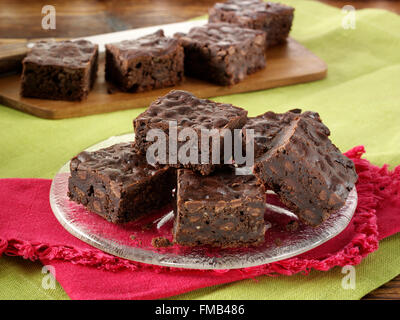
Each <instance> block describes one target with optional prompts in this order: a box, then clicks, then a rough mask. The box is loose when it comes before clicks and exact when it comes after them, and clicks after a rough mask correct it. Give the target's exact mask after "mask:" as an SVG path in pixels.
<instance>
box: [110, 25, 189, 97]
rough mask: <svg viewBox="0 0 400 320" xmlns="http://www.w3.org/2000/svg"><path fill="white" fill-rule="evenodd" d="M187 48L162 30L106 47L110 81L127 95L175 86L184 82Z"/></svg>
mask: <svg viewBox="0 0 400 320" xmlns="http://www.w3.org/2000/svg"><path fill="white" fill-rule="evenodd" d="M183 74H184V72H183V48H182V46H181V45H180V44H179V42H178V41H177V40H176V39H174V38H169V37H165V36H164V32H163V31H162V30H158V31H157V32H155V33H153V34H150V35H147V36H144V37H142V38H139V39H136V40H124V41H121V42H118V43H111V44H106V80H107V81H110V82H112V83H114V84H115V85H116V86H117V87H118V88H119V89H121V90H122V91H127V92H142V91H147V90H151V89H157V88H164V87H170V86H174V85H176V84H178V83H180V82H181V81H182V79H183Z"/></svg>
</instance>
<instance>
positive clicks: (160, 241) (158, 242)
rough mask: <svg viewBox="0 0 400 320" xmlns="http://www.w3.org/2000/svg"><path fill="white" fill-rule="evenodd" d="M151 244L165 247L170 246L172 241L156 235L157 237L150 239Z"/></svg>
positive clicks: (156, 246)
mask: <svg viewBox="0 0 400 320" xmlns="http://www.w3.org/2000/svg"><path fill="white" fill-rule="evenodd" d="M151 245H152V246H153V247H154V248H165V247H170V246H172V242H171V241H169V240H168V239H167V238H164V237H157V238H153V239H151Z"/></svg>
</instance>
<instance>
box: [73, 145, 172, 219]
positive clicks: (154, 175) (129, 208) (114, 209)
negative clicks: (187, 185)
mask: <svg viewBox="0 0 400 320" xmlns="http://www.w3.org/2000/svg"><path fill="white" fill-rule="evenodd" d="M70 172H71V176H70V177H69V180H68V196H69V198H70V199H71V200H72V201H74V202H77V203H79V204H82V205H83V206H85V207H86V208H87V209H89V210H90V211H92V212H95V213H97V214H99V215H100V216H102V217H103V218H105V219H107V220H109V221H111V222H113V223H124V222H129V221H132V220H137V219H139V218H141V217H142V216H144V215H145V214H147V213H150V212H151V211H153V210H155V209H160V208H162V207H163V206H165V205H168V204H169V203H171V201H172V190H173V188H175V185H176V170H175V169H173V168H166V167H163V168H154V167H152V166H150V165H148V163H147V161H146V158H145V157H143V156H142V155H139V154H135V153H134V152H133V149H132V143H119V144H116V145H113V146H111V147H108V148H104V149H100V150H97V151H94V152H86V151H83V152H81V153H80V154H78V155H77V156H76V157H74V158H73V159H72V160H71V163H70Z"/></svg>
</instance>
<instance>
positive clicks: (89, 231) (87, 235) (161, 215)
mask: <svg viewBox="0 0 400 320" xmlns="http://www.w3.org/2000/svg"><path fill="white" fill-rule="evenodd" d="M133 140H134V135H133V134H126V135H122V136H116V137H111V138H109V139H107V140H105V141H103V142H100V143H98V144H96V145H94V146H92V147H90V148H88V149H87V150H88V151H94V150H97V149H101V148H105V147H108V146H111V145H113V144H115V143H120V142H128V141H133ZM68 177H69V162H68V163H66V164H65V165H64V166H63V167H62V168H61V169H60V171H59V172H58V173H57V174H56V176H55V178H54V180H53V182H52V185H51V190H50V204H51V207H52V209H53V212H54V214H55V216H56V218H57V219H58V221H59V222H60V223H61V224H62V225H63V226H64V228H65V229H66V230H67V231H69V232H70V233H71V234H72V235H74V236H76V237H77V238H79V239H81V240H82V241H84V242H86V243H88V244H90V245H92V246H94V247H96V248H98V249H100V250H103V251H105V252H107V253H110V254H112V255H115V256H118V257H122V258H125V259H129V260H132V261H137V262H143V263H149V264H154V265H160V266H167V267H179V268H191V269H235V268H245V267H252V266H257V265H262V264H266V263H271V262H274V261H279V260H283V259H287V258H290V257H293V256H296V255H299V254H301V253H304V252H306V251H309V250H311V249H313V248H315V247H317V246H319V245H321V244H323V243H324V242H326V241H328V240H329V239H331V238H333V237H335V236H336V235H338V234H339V233H340V232H342V231H343V230H344V229H345V228H346V226H347V225H348V224H349V223H350V220H351V218H352V216H353V214H354V211H355V209H356V206H357V192H356V189H355V188H354V189H353V190H352V191H351V192H350V194H349V196H348V198H347V201H346V204H345V205H344V207H343V208H341V209H340V210H339V211H338V212H337V213H335V214H332V215H331V216H330V217H329V218H328V219H327V220H326V221H325V222H324V223H322V224H321V225H320V226H318V227H314V228H313V227H310V226H306V225H304V224H302V223H300V222H299V221H298V220H297V218H296V217H295V216H294V215H293V214H291V213H290V212H288V211H286V210H285V209H279V208H280V207H283V206H282V204H280V202H279V200H278V199H277V197H276V195H275V194H273V192H267V204H266V213H265V220H266V221H267V222H266V223H267V228H268V230H267V232H266V233H265V240H266V241H265V244H264V245H262V246H259V247H248V248H231V249H220V248H211V247H195V248H188V247H181V246H178V245H174V246H171V247H166V248H159V249H156V248H154V247H152V245H151V240H152V239H153V238H154V237H165V238H167V239H169V240H171V241H172V226H173V219H172V218H173V213H172V212H171V208H165V209H163V210H161V211H158V212H152V213H149V215H148V216H147V217H146V218H143V219H141V220H139V221H136V222H131V223H127V224H123V225H115V224H112V223H110V222H108V221H106V220H104V219H103V218H101V217H100V216H99V215H97V214H95V213H92V212H89V211H88V210H86V209H85V208H84V207H83V206H82V205H78V204H76V203H75V202H72V201H70V200H69V199H68V196H67V190H68ZM271 210H274V212H273V211H271ZM277 211H279V212H280V213H277ZM294 220H295V221H296V222H295V223H293V222H294ZM294 226H297V228H294ZM294 229H295V230H294Z"/></svg>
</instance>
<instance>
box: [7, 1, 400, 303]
mask: <svg viewBox="0 0 400 320" xmlns="http://www.w3.org/2000/svg"><path fill="white" fill-rule="evenodd" d="M282 2H285V3H288V4H290V5H292V6H294V7H295V8H296V13H295V21H294V27H293V31H292V37H294V38H295V39H296V40H298V41H299V42H301V43H302V44H303V45H304V46H306V47H307V48H308V49H310V50H311V51H313V52H314V53H315V54H317V55H318V56H319V57H321V58H322V59H323V60H324V61H325V62H326V63H327V65H328V77H327V78H326V79H324V80H322V81H317V82H312V83H307V84H301V85H295V86H289V87H283V88H276V89H271V90H266V91H259V92H254V93H246V94H237V95H232V96H224V97H218V98H216V100H218V101H221V102H222V101H223V102H228V103H233V104H236V105H238V106H241V107H244V108H246V109H247V110H248V111H249V115H257V114H260V113H263V112H265V111H267V110H273V111H276V112H284V111H287V110H288V109H293V108H302V109H304V110H314V111H317V112H319V113H320V115H321V117H322V119H323V120H324V122H325V123H326V124H327V125H328V126H329V127H330V129H331V131H332V139H333V141H334V143H335V144H336V145H337V146H338V147H339V148H340V149H341V150H342V151H346V150H348V149H350V148H351V147H353V146H355V145H360V144H363V145H365V147H366V149H367V154H366V157H367V158H368V159H369V160H370V161H371V162H373V163H374V164H377V165H382V164H384V163H389V164H390V165H391V166H394V165H397V164H400V148H399V145H400V130H399V129H400V121H399V119H400V54H399V52H400V33H399V32H398V31H399V30H400V17H399V16H398V15H396V14H394V13H390V12H387V11H381V10H361V11H357V12H356V28H355V29H348V30H345V29H343V27H342V24H341V21H342V18H343V17H344V14H343V13H342V12H341V10H338V9H335V8H333V7H329V6H326V5H323V4H320V3H318V2H314V1H305V0H296V1H294V0H292V1H290V0H289V1H282ZM142 111H143V109H136V110H127V111H121V112H114V113H109V114H103V115H95V116H89V117H83V118H76V119H67V120H44V119H40V118H36V117H33V116H30V115H28V114H24V113H21V112H19V111H16V110H13V109H10V108H6V107H2V106H0V150H1V151H0V178H9V177H40V178H52V177H53V176H54V174H55V173H56V172H57V170H58V169H59V168H60V167H61V166H62V165H63V164H64V163H65V162H66V161H68V160H69V159H70V158H71V157H72V156H73V155H75V154H76V153H78V152H79V151H81V150H82V149H84V148H86V147H88V146H90V145H92V144H94V143H96V142H99V141H101V140H103V139H106V138H108V137H109V136H111V135H118V134H122V133H126V132H130V131H132V119H133V118H134V117H135V116H137V115H138V114H139V113H140V112H142ZM399 247H400V237H399V235H396V236H393V237H391V238H389V239H387V240H385V241H383V242H382V244H381V247H380V249H379V250H378V252H376V253H374V254H372V255H371V256H369V257H368V258H367V259H366V260H365V261H364V262H363V263H362V264H361V265H360V266H358V267H357V268H356V270H357V275H358V277H357V287H356V289H355V290H350V291H351V292H350V291H349V290H338V288H339V287H338V286H340V283H339V284H338V281H339V279H341V277H343V275H342V274H341V273H340V270H339V268H338V269H337V270H336V269H335V270H333V271H331V272H313V273H311V275H310V276H308V277H305V276H302V275H298V276H294V277H279V278H274V279H271V278H267V277H260V278H258V282H254V281H253V280H248V281H241V282H238V283H234V284H228V285H223V286H217V287H211V288H207V289H202V290H198V291H195V292H193V293H189V294H185V295H183V296H180V297H179V298H181V297H182V298H204V299H208V298H210V299H213V298H249V299H250V298H256V299H259V298H260V299H271V298H297V299H301V298H314V299H317V298H321V299H324V298H349V299H355V298H360V297H362V296H363V295H364V294H366V293H368V292H369V291H371V290H373V289H374V288H376V287H378V286H380V285H381V284H383V283H385V282H387V281H389V280H390V279H391V278H393V277H394V276H396V275H397V274H399V273H400V264H399V258H398V257H399ZM21 261H22V260H21V259H20V258H4V257H3V258H1V259H0V288H1V290H0V298H7V297H8V298H16V297H20V298H27V297H28V298H31V299H35V298H36V299H40V298H43V299H49V298H57V299H58V298H66V295H65V293H63V292H62V290H61V289H60V288H59V287H56V289H54V290H55V291H54V292H53V293H51V294H49V293H48V292H47V291H48V290H41V289H38V288H39V286H40V283H41V281H42V278H43V274H41V272H40V270H41V268H40V265H38V264H32V263H30V262H21ZM22 266H24V267H22ZM311 280H312V281H311ZM38 284H39V285H38Z"/></svg>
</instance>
